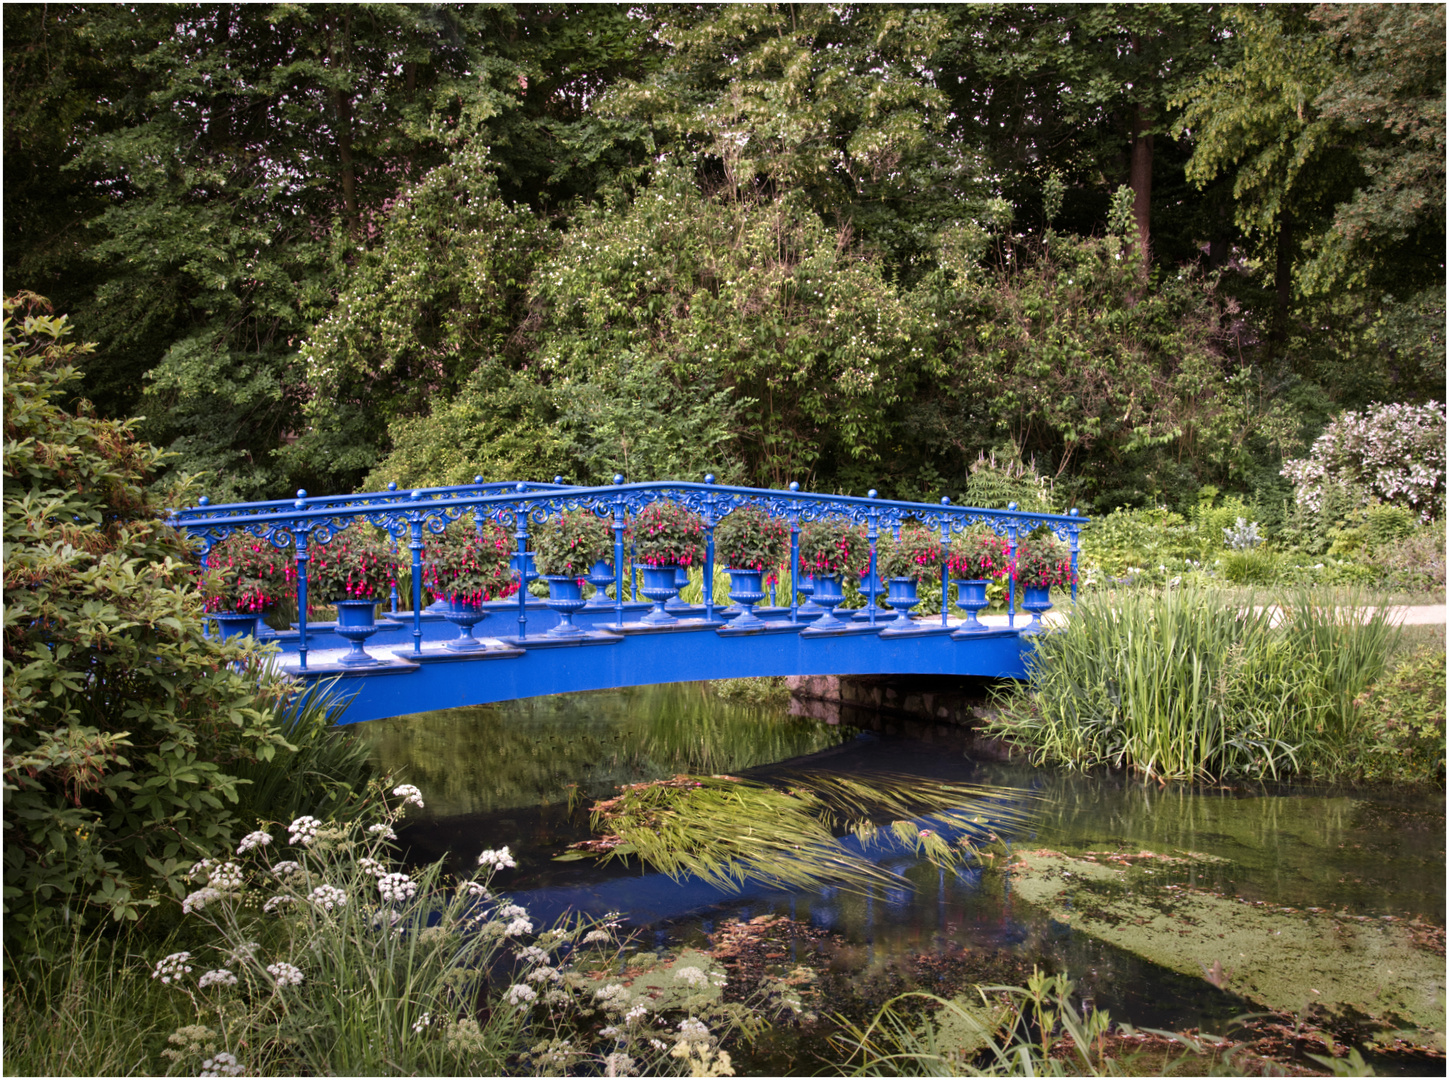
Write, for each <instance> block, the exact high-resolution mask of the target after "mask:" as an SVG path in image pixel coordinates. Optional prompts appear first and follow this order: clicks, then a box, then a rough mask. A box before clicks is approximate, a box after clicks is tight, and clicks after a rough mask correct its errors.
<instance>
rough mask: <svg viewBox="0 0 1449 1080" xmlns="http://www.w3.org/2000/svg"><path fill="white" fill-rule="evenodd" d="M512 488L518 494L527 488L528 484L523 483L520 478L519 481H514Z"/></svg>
mask: <svg viewBox="0 0 1449 1080" xmlns="http://www.w3.org/2000/svg"><path fill="white" fill-rule="evenodd" d="M513 490H514V491H516V492H518V493H519V494H520V495H522V494H523V493H524V492H525V491H527V490H528V485H527V484H525V483H524V482H523V481H522V480H520V481H518V483H516V484H514V485H513Z"/></svg>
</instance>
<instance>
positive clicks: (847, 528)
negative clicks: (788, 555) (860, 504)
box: [800, 518, 870, 607]
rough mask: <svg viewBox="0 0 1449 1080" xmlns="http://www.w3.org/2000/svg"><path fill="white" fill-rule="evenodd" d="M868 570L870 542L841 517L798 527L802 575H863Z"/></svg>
mask: <svg viewBox="0 0 1449 1080" xmlns="http://www.w3.org/2000/svg"><path fill="white" fill-rule="evenodd" d="M869 569H870V541H869V540H867V539H866V536H865V530H864V529H862V528H861V527H859V526H857V525H852V524H850V522H848V521H846V520H845V519H844V518H822V519H820V520H819V521H807V522H806V523H805V524H803V525H801V526H800V572H801V573H802V574H846V575H848V574H864V573H865V572H866V571H867V570H869ZM846 606H847V607H848V606H849V605H848V604H847V605H846Z"/></svg>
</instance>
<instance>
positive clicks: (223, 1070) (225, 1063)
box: [201, 1050, 247, 1076]
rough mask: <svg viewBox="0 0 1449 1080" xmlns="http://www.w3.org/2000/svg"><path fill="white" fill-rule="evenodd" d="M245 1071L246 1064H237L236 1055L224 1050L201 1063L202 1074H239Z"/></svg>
mask: <svg viewBox="0 0 1449 1080" xmlns="http://www.w3.org/2000/svg"><path fill="white" fill-rule="evenodd" d="M246 1071H247V1070H246V1066H244V1065H241V1064H238V1062H237V1059H236V1057H235V1056H234V1055H232V1054H228V1053H227V1052H226V1051H225V1050H222V1051H221V1052H220V1053H217V1054H213V1055H212V1056H211V1057H209V1058H207V1059H206V1060H205V1061H203V1062H202V1063H201V1075H202V1076H241V1075H242V1074H244V1073H245V1072H246Z"/></svg>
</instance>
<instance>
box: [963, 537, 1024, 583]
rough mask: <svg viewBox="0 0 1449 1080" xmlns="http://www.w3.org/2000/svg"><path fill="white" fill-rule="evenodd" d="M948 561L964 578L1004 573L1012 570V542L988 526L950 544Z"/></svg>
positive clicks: (969, 579) (974, 579)
mask: <svg viewBox="0 0 1449 1080" xmlns="http://www.w3.org/2000/svg"><path fill="white" fill-rule="evenodd" d="M949 565H950V567H951V576H952V577H954V578H957V579H959V580H962V581H980V580H982V579H983V578H1001V577H1005V576H1006V574H1007V573H1008V572H1010V570H1011V545H1010V544H1009V543H1008V541H1007V539H1006V537H1004V536H997V535H996V533H994V532H992V531H990V530H989V529H986V530H979V529H978V530H975V531H972V532H968V533H963V534H962V535H961V536H960V537H958V538H957V540H956V542H955V543H953V544H952V545H951V561H950V564H949Z"/></svg>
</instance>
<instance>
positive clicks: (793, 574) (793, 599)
mask: <svg viewBox="0 0 1449 1080" xmlns="http://www.w3.org/2000/svg"><path fill="white" fill-rule="evenodd" d="M790 490H791V491H799V490H800V485H799V484H798V483H796V482H795V481H794V480H791V481H790ZM799 601H800V504H799V503H798V502H794V501H792V502H791V503H790V621H791V622H792V623H797V622H799V621H800V602H799Z"/></svg>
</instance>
